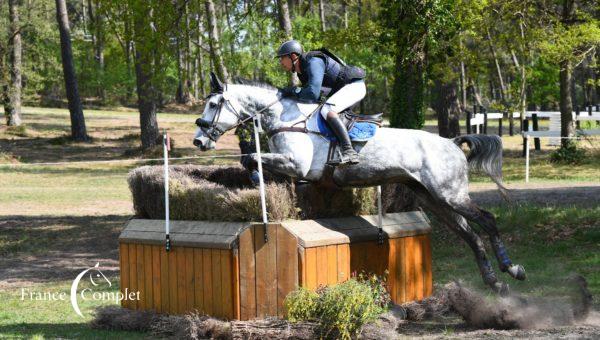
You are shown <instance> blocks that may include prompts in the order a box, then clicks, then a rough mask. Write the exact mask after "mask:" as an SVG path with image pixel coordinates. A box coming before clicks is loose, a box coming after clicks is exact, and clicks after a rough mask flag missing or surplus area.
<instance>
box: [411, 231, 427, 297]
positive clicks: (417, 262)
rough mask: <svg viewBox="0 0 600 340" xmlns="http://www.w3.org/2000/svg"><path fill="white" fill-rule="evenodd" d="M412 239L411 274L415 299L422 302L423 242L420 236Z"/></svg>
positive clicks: (423, 277)
mask: <svg viewBox="0 0 600 340" xmlns="http://www.w3.org/2000/svg"><path fill="white" fill-rule="evenodd" d="M413 239H414V241H413V254H414V262H413V273H414V282H415V299H416V300H423V291H424V285H423V280H424V279H425V274H424V273H423V247H422V242H423V241H422V240H421V239H422V238H421V236H413Z"/></svg>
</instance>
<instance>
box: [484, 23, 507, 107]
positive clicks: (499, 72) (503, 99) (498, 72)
mask: <svg viewBox="0 0 600 340" xmlns="http://www.w3.org/2000/svg"><path fill="white" fill-rule="evenodd" d="M486 33H487V41H488V44H489V47H490V52H491V53H492V58H493V59H494V66H495V67H496V75H497V76H498V82H499V84H500V101H501V102H502V105H504V106H506V104H507V103H506V86H505V85H504V77H503V76H502V68H501V67H500V60H499V59H498V55H497V54H496V47H495V46H494V43H493V41H492V36H491V35H490V30H489V29H486Z"/></svg>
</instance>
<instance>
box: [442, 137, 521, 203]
mask: <svg viewBox="0 0 600 340" xmlns="http://www.w3.org/2000/svg"><path fill="white" fill-rule="evenodd" d="M452 141H453V142H454V144H456V145H458V146H459V147H460V146H461V145H462V144H463V143H467V145H468V146H469V149H470V150H471V151H470V152H469V155H468V156H467V161H468V162H469V167H470V168H471V169H473V170H480V171H483V172H485V173H486V174H487V175H488V176H490V178H491V179H492V181H494V183H496V185H497V186H498V190H499V191H500V194H502V197H503V198H504V199H505V200H506V201H507V202H510V197H509V196H508V189H506V187H504V185H503V184H502V139H501V138H500V137H498V136H496V135H491V136H488V135H464V136H459V137H456V138H454V139H452Z"/></svg>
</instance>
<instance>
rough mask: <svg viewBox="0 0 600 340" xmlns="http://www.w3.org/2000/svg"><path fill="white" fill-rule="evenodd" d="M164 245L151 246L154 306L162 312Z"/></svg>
mask: <svg viewBox="0 0 600 340" xmlns="http://www.w3.org/2000/svg"><path fill="white" fill-rule="evenodd" d="M161 248H163V247H162V246H150V250H151V252H152V301H153V303H152V308H154V310H155V311H157V312H159V313H160V312H161V309H162V302H161V289H160V279H161V272H160V251H161Z"/></svg>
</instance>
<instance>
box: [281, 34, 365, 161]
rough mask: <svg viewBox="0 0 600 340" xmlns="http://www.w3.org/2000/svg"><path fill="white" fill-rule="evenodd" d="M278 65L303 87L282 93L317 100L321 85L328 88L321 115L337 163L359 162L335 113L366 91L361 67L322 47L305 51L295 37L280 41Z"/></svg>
mask: <svg viewBox="0 0 600 340" xmlns="http://www.w3.org/2000/svg"><path fill="white" fill-rule="evenodd" d="M277 57H279V62H280V64H281V67H283V68H284V69H285V70H286V71H290V72H292V73H296V74H297V75H298V78H299V79H300V82H301V83H302V87H294V86H292V87H287V88H284V89H282V90H281V92H282V95H283V96H284V97H293V98H296V99H299V100H301V101H306V102H318V101H319V98H320V96H321V91H322V87H324V88H329V89H330V92H329V94H328V96H329V97H328V98H327V100H326V101H325V104H323V107H322V108H321V116H323V118H325V120H326V121H327V122H328V123H329V126H330V127H331V130H332V131H333V133H334V134H335V135H336V137H337V139H338V141H339V143H340V146H341V149H342V157H341V160H340V162H339V164H344V163H350V164H357V163H358V153H357V152H356V151H355V150H354V148H353V147H352V143H351V142H350V137H349V136H348V131H347V130H346V127H345V126H344V124H343V123H342V121H341V120H340V117H339V116H338V113H339V112H342V111H344V110H345V109H347V108H349V107H351V106H352V105H354V104H356V103H358V102H360V101H361V100H362V99H363V98H364V97H365V94H366V92H367V89H366V86H365V82H364V80H363V79H364V77H365V72H364V70H362V69H361V68H358V67H355V66H349V65H346V64H345V63H344V62H343V61H342V60H341V59H339V58H338V57H336V56H335V55H333V54H332V53H331V52H329V51H328V50H326V49H324V48H322V49H320V50H317V51H309V52H307V53H304V51H303V49H302V45H300V43H299V42H298V41H296V40H289V41H286V42H284V43H283V44H281V46H280V47H279V49H278V50H277Z"/></svg>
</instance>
